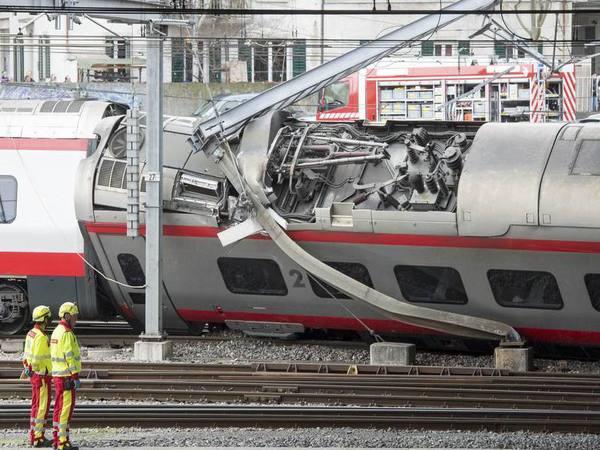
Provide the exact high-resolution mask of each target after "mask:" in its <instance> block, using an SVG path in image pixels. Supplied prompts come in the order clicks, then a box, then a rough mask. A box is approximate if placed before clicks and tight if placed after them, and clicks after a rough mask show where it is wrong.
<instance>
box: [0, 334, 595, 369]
mask: <svg viewBox="0 0 600 450" xmlns="http://www.w3.org/2000/svg"><path fill="white" fill-rule="evenodd" d="M211 336H215V337H222V338H226V340H222V341H210V340H207V341H203V342H175V343H174V344H173V355H172V357H171V358H170V361H173V362H186V363H194V362H195V363H203V364H214V363H217V364H218V363H222V364H236V363H244V362H255V361H296V362H339V363H351V364H369V348H368V346H366V345H365V346H364V347H362V346H357V345H352V346H350V347H347V348H344V347H341V346H340V345H339V343H336V344H335V345H321V344H319V345H317V344H294V343H289V344H288V343H286V342H285V341H281V340H276V339H269V338H253V337H248V336H245V335H243V334H240V333H235V332H231V331H225V332H218V333H211ZM82 353H83V355H82V356H83V359H84V361H83V365H84V367H85V361H86V360H88V361H132V360H133V349H132V348H131V347H124V348H122V349H118V350H116V351H114V352H106V354H103V352H96V353H97V355H94V356H93V357H92V355H89V356H88V355H87V352H86V351H85V349H83V351H82ZM92 353H93V352H92ZM98 353H99V354H98ZM18 357H20V355H19V354H18V353H6V352H0V360H2V359H5V360H6V359H12V360H14V359H17V358H18ZM493 363H494V362H493V356H492V355H476V354H464V353H444V352H427V351H417V354H416V361H415V364H416V365H419V366H444V367H493ZM534 365H535V367H536V368H537V369H538V370H540V371H545V372H565V373H590V374H600V362H598V361H576V360H568V361H560V360H552V359H539V358H538V359H535V360H534Z"/></svg>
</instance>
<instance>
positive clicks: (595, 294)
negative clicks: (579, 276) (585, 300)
mask: <svg viewBox="0 0 600 450" xmlns="http://www.w3.org/2000/svg"><path fill="white" fill-rule="evenodd" d="M583 279H584V281H585V287H586V288H587V291H588V294H589V296H590V300H591V301H592V306H593V307H594V308H595V309H597V310H598V311H600V274H598V273H588V274H586V275H585V277H583Z"/></svg>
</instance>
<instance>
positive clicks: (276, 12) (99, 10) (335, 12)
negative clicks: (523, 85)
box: [0, 5, 600, 16]
mask: <svg viewBox="0 0 600 450" xmlns="http://www.w3.org/2000/svg"><path fill="white" fill-rule="evenodd" d="M396 6H397V7H399V8H400V9H392V10H389V11H388V10H387V8H386V7H384V5H381V9H377V10H371V9H362V10H361V9H307V8H299V9H292V8H276V9H272V8H268V9H267V8H248V9H246V8H224V9H222V8H218V9H214V8H180V9H178V8H171V7H168V8H167V7H165V8H141V7H139V8H132V7H130V8H106V7H86V8H83V7H76V6H71V7H60V6H51V7H48V6H35V7H32V6H19V5H14V6H12V5H11V6H6V5H2V6H0V12H10V13H17V12H24V13H35V14H39V13H49V14H136V15H139V14H165V15H168V14H187V15H213V16H289V15H297V16H302V15H303V16H306V15H309V16H320V15H326V16H339V15H344V16H357V15H400V16H414V15H425V14H426V15H448V14H449V15H477V16H482V15H483V16H485V15H505V16H507V15H522V14H569V15H575V14H600V8H598V7H593V8H586V9H577V10H573V9H571V10H569V9H557V10H545V9H519V10H506V9H503V10H502V11H495V10H479V9H454V10H439V9H405V8H401V5H396ZM393 7H394V6H393V5H392V8H393Z"/></svg>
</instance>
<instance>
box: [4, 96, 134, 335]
mask: <svg viewBox="0 0 600 450" xmlns="http://www.w3.org/2000/svg"><path fill="white" fill-rule="evenodd" d="M123 111H124V109H123V107H122V106H120V105H116V104H113V103H108V102H101V101H90V100H88V101H86V100H66V101H63V100H61V101H54V100H50V101H49V100H46V101H44V100H25V101H23V100H19V101H1V102H0V335H2V334H12V333H16V332H18V331H19V330H20V329H21V328H22V327H23V325H25V324H26V323H27V322H28V316H29V311H30V310H31V308H32V307H35V306H36V305H38V304H46V305H49V306H50V307H52V309H53V310H56V308H57V307H58V305H59V304H60V303H61V302H63V301H65V300H75V301H77V302H78V303H79V305H80V309H81V315H82V316H83V317H84V318H86V317H89V318H94V319H97V318H100V317H102V316H103V315H106V314H107V313H108V312H109V310H110V308H109V305H108V304H106V305H104V304H103V303H102V302H100V301H99V300H98V294H97V292H96V291H97V290H96V282H95V277H94V274H93V273H92V272H91V269H89V267H87V266H86V264H85V262H84V259H83V258H82V257H83V256H84V254H85V251H84V241H83V238H82V236H81V233H80V231H79V227H78V224H77V220H76V217H75V209H74V204H73V196H74V188H75V181H76V172H77V166H78V164H79V162H80V161H81V160H82V159H84V158H85V157H86V156H87V155H88V154H89V152H91V151H92V150H93V149H94V148H95V147H96V145H97V136H96V134H94V127H95V126H96V124H97V123H98V122H99V121H100V120H101V119H102V118H103V117H106V116H110V115H113V114H122V113H123ZM90 258H91V255H90Z"/></svg>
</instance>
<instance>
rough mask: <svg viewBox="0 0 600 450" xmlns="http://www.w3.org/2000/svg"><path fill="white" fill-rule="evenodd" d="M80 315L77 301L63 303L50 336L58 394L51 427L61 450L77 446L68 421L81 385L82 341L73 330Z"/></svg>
mask: <svg viewBox="0 0 600 450" xmlns="http://www.w3.org/2000/svg"><path fill="white" fill-rule="evenodd" d="M78 314H79V308H77V305H76V304H75V303H72V302H65V303H63V304H62V305H61V307H60V309H59V311H58V316H59V317H60V322H59V323H58V326H57V327H56V329H55V330H54V332H53V333H52V337H51V338H50V353H51V355H52V382H53V383H54V391H55V395H56V399H55V400H54V417H53V422H52V427H53V434H54V448H56V449H58V450H66V449H72V450H75V449H77V448H78V447H75V446H73V445H71V442H70V441H69V422H70V421H71V416H72V415H73V408H74V407H75V390H76V389H79V387H80V385H81V382H80V381H79V372H81V355H80V352H79V343H78V342H77V338H76V337H75V334H74V333H73V328H75V324H76V323H77V315H78Z"/></svg>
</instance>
